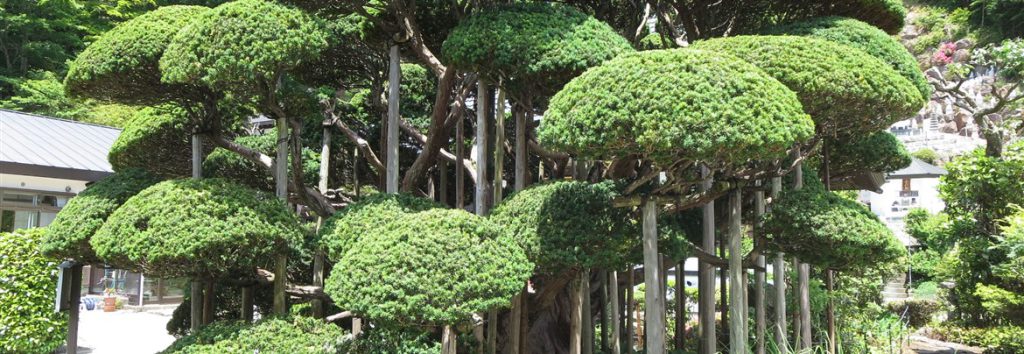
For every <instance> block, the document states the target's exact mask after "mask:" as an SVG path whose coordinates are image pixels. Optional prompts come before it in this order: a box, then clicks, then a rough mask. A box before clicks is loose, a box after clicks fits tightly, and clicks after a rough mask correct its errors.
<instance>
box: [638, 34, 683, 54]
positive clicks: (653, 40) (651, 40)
mask: <svg viewBox="0 0 1024 354" xmlns="http://www.w3.org/2000/svg"><path fill="white" fill-rule="evenodd" d="M638 46H639V47H640V50H657V49H670V48H675V46H676V44H675V43H674V42H672V41H671V40H669V39H666V38H665V37H662V36H661V34H660V33H657V32H655V33H650V34H648V35H646V36H644V38H641V39H640V43H639V45H638Z"/></svg>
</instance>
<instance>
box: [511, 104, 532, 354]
mask: <svg viewBox="0 0 1024 354" xmlns="http://www.w3.org/2000/svg"><path fill="white" fill-rule="evenodd" d="M513 113H514V114H513V117H514V118H515V123H516V147H515V148H516V155H515V159H516V160H515V174H516V175H515V185H514V189H515V191H516V192H518V191H521V190H523V189H525V188H526V185H527V180H526V164H527V162H528V160H529V157H528V156H526V122H525V120H524V118H523V117H524V116H525V110H523V109H522V108H520V109H516V110H514V111H513ZM528 286H529V281H527V285H526V286H524V287H523V291H522V292H521V293H520V294H519V295H516V297H515V298H513V299H512V325H511V326H510V328H509V332H510V335H509V341H510V342H511V352H512V354H519V353H520V352H521V351H522V349H521V348H525V347H526V345H525V341H526V331H525V330H522V327H524V326H525V325H526V324H527V322H528V321H527V320H524V318H527V317H528V316H529V313H528V311H526V306H525V303H526V301H527V300H528V296H529V294H528V293H527V290H528V289H527V287H528Z"/></svg>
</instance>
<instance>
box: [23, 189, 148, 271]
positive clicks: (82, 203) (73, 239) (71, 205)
mask: <svg viewBox="0 0 1024 354" xmlns="http://www.w3.org/2000/svg"><path fill="white" fill-rule="evenodd" d="M157 182H159V181H158V180H157V179H156V178H154V177H153V176H151V175H149V174H148V173H146V172H145V171H143V170H140V169H128V170H125V171H121V172H118V173H116V174H114V175H111V176H109V177H106V178H104V179H101V180H99V181H97V182H96V183H94V184H92V185H90V186H89V187H88V188H86V189H85V190H84V191H82V193H79V194H78V195H77V196H75V197H74V198H71V200H69V201H68V204H67V205H65V206H64V208H63V209H61V210H60V212H59V213H57V217H56V218H55V219H53V222H51V223H50V225H49V226H47V227H46V236H45V237H44V238H43V242H42V244H40V246H39V248H40V250H41V251H42V252H43V253H44V254H47V255H49V256H52V257H55V258H59V259H74V260H77V261H79V262H83V263H98V262H99V261H100V259H99V258H97V257H96V253H95V252H93V250H92V246H91V245H90V244H89V241H90V240H91V239H92V236H93V235H94V234H95V233H96V231H97V230H99V229H100V227H101V226H103V223H104V222H106V221H107V217H109V216H110V214H111V213H113V212H114V210H117V208H118V207H120V206H121V204H124V202H125V201H126V200H128V198H131V197H132V196H134V195H135V194H138V193H139V192H140V191H142V190H143V189H146V188H148V187H149V186H152V185H153V184H156V183H157Z"/></svg>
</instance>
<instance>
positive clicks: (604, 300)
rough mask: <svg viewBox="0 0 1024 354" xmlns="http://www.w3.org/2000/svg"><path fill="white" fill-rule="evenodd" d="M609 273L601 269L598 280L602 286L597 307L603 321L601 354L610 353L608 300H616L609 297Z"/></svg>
mask: <svg viewBox="0 0 1024 354" xmlns="http://www.w3.org/2000/svg"><path fill="white" fill-rule="evenodd" d="M608 273H609V272H608V271H607V270H604V269H601V270H600V271H599V272H598V277H597V278H598V280H599V281H600V284H601V291H600V292H599V293H598V301H599V304H600V306H598V307H597V311H599V314H600V316H599V317H598V318H600V319H601V348H600V350H601V352H602V353H606V352H608V299H614V297H611V296H608Z"/></svg>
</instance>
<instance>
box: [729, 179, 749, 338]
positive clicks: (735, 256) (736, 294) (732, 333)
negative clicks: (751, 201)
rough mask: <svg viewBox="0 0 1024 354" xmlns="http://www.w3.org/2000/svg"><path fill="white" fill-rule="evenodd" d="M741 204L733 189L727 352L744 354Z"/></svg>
mask: <svg viewBox="0 0 1024 354" xmlns="http://www.w3.org/2000/svg"><path fill="white" fill-rule="evenodd" d="M741 203H743V192H742V191H741V190H740V189H735V190H733V191H732V193H730V194H729V241H728V243H729V247H728V248H729V312H730V316H729V317H731V318H732V321H731V322H730V323H729V352H730V353H746V352H747V337H746V336H745V335H744V328H745V327H746V326H747V324H746V323H743V312H744V311H746V309H745V308H743V301H742V299H743V298H744V297H746V294H744V292H745V290H746V288H747V287H746V284H740V282H742V281H743V273H744V272H745V271H744V270H743V253H742V252H743V250H742V249H741V247H742V243H743V241H742V240H743V224H742V220H741V218H742V213H743V211H742V205H741Z"/></svg>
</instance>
